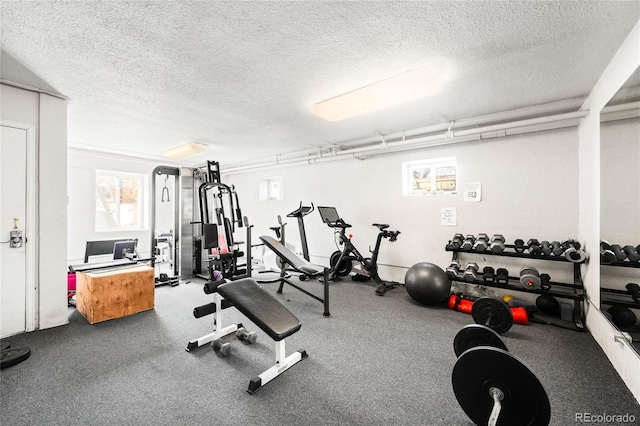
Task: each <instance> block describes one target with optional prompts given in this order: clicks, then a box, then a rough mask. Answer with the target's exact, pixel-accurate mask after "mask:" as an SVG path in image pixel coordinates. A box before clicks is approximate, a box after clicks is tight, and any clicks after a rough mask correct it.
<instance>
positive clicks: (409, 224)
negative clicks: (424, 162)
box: [223, 128, 578, 282]
mask: <svg viewBox="0 0 640 426" xmlns="http://www.w3.org/2000/svg"><path fill="white" fill-rule="evenodd" d="M577 147H578V141H577V132H576V130H575V128H573V129H565V130H556V131H547V132H543V133H537V134H530V135H526V136H512V137H508V138H500V139H492V140H488V141H483V142H469V143H464V144H455V145H450V146H441V147H434V148H429V149H424V150H420V151H411V152H406V153H396V154H391V155H388V156H384V157H382V156H380V157H373V158H370V159H367V160H364V161H359V160H342V161H336V162H331V163H324V164H316V165H309V166H297V167H289V168H282V169H277V170H266V171H259V172H253V173H243V174H235V175H229V176H223V182H225V183H228V184H234V185H235V186H236V188H237V190H238V194H239V196H240V203H241V206H242V209H243V214H244V215H247V216H248V217H249V220H250V222H251V223H252V224H254V225H255V230H254V235H256V238H257V236H259V235H263V234H270V233H271V231H270V230H269V227H271V226H275V225H276V224H277V220H276V217H277V215H281V216H283V219H284V220H286V222H287V223H288V225H287V242H290V243H292V244H294V245H296V246H297V248H299V247H300V242H299V236H298V230H297V225H296V221H295V219H293V218H285V217H284V216H286V214H287V213H289V212H290V211H292V210H294V209H295V208H297V207H298V205H299V202H300V201H303V202H304V203H305V204H306V205H308V204H309V202H313V203H314V204H315V205H316V206H318V205H320V206H335V207H336V208H337V210H338V213H339V214H340V215H341V216H342V218H344V219H345V220H346V221H347V222H348V223H350V224H352V225H353V228H350V229H349V232H350V233H352V234H353V235H354V237H353V242H354V244H355V245H356V247H358V248H359V249H360V251H363V252H364V251H367V250H368V247H369V246H370V245H373V244H374V243H375V237H376V234H377V232H376V231H377V230H376V228H374V227H372V226H371V224H372V223H374V222H378V223H380V222H382V223H388V224H390V225H391V228H390V229H398V230H400V231H401V232H402V233H401V234H400V236H399V238H398V240H397V242H395V243H393V244H391V243H389V242H388V241H386V240H385V241H383V243H382V245H381V249H380V263H382V264H390V265H397V266H400V267H404V268H408V267H410V266H412V265H413V264H415V263H418V262H432V263H435V264H437V265H439V266H441V267H442V268H445V267H446V266H447V265H448V264H449V262H450V261H451V253H448V252H446V251H445V249H444V247H445V244H446V243H447V241H448V240H449V239H451V237H452V236H453V234H454V233H457V232H459V233H462V234H478V233H481V232H485V233H487V234H489V235H492V234H493V233H501V234H503V235H504V236H505V237H506V238H507V240H508V242H513V240H515V239H516V238H522V239H524V240H525V241H526V240H528V239H529V238H538V239H539V240H550V241H551V240H564V239H567V238H577V232H578V217H577V216H578V180H577V176H578V158H577ZM450 156H455V157H456V158H457V165H458V168H457V169H458V184H459V190H460V192H459V193H458V194H457V195H442V196H417V197H408V196H402V162H403V161H411V160H421V159H435V158H441V157H450ZM275 176H282V178H283V186H284V199H283V200H281V201H259V200H258V185H259V181H260V180H261V179H266V178H270V177H275ZM467 182H481V183H482V201H481V202H465V201H463V196H462V188H463V185H464V184H465V183H467ZM443 207H455V208H457V214H458V226H455V227H451V226H441V225H440V214H441V209H442V208H443ZM305 225H306V230H307V238H308V243H309V252H310V254H311V256H312V259H311V260H312V261H314V262H316V263H322V264H327V263H328V260H327V258H328V256H329V255H330V254H331V252H332V251H334V250H335V245H334V240H333V233H332V230H331V229H330V228H328V227H327V226H326V225H325V224H323V223H322V222H321V220H320V216H319V214H318V213H317V212H314V213H312V214H311V215H309V216H307V218H306V220H305ZM471 260H473V261H477V262H478V263H479V265H480V267H481V268H482V267H483V266H485V265H492V266H496V267H500V266H503V264H502V263H499V264H498V263H496V262H503V261H504V262H506V263H505V264H504V265H507V268H508V269H510V270H511V271H512V273H513V274H517V271H518V269H519V267H520V266H521V261H522V259H516V260H512V259H506V258H496V257H488V258H487V259H486V262H485V261H484V260H483V259H482V258H481V257H474V258H473V259H472V258H467V259H463V261H464V262H466V261H471ZM509 261H511V262H509ZM550 263H553V264H554V265H549V264H550ZM555 263H556V262H546V263H545V264H539V265H538V264H537V265H534V266H537V267H539V268H542V270H541V272H549V273H550V274H551V275H552V278H554V280H556V281H567V280H568V282H572V275H571V271H572V268H571V267H567V265H564V267H558V266H557V265H555ZM509 265H511V266H509ZM404 268H388V267H387V268H385V267H381V276H382V277H383V278H386V279H392V280H395V281H403V280H404V274H405V273H406V269H404ZM544 268H547V269H544ZM563 274H565V275H563Z"/></svg>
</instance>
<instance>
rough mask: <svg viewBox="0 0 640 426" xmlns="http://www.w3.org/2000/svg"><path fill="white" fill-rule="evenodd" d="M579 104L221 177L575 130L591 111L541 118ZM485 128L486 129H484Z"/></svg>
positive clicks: (404, 134)
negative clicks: (518, 118)
mask: <svg viewBox="0 0 640 426" xmlns="http://www.w3.org/2000/svg"><path fill="white" fill-rule="evenodd" d="M577 103H579V102H578V101H576V100H567V101H561V102H554V103H551V104H545V105H540V106H538V107H527V108H523V109H520V110H512V111H505V112H504V113H495V114H490V115H486V116H479V117H472V118H466V119H462V120H460V121H457V122H456V121H452V122H451V123H449V124H448V125H446V124H439V125H435V126H430V127H422V128H419V129H409V130H406V131H400V132H394V133H393V134H389V135H378V142H370V143H368V144H367V143H362V144H361V145H359V146H356V147H354V148H346V149H340V148H329V149H325V150H319V151H318V152H316V153H315V154H307V155H300V156H297V157H292V158H283V155H277V156H276V157H275V158H274V160H273V161H265V162H260V163H255V164H246V163H245V164H243V165H237V166H230V167H226V168H222V170H221V173H224V174H226V175H230V174H236V173H242V172H248V171H256V170H261V169H270V168H276V167H283V166H296V165H304V164H319V163H324V162H328V161H336V160H348V159H359V160H364V159H366V158H368V157H372V156H376V155H384V154H390V153H395V152H402V151H410V150H416V149H423V148H428V147H431V146H440V145H448V144H454V143H462V142H470V141H479V140H484V139H492V138H498V137H505V136H512V135H518V134H524V133H533V132H541V131H545V130H553V129H560V128H565V127H575V126H577V125H578V124H580V119H581V118H582V117H584V116H586V115H587V114H588V113H589V111H588V110H576V111H569V112H563V113H557V114H550V115H540V114H544V113H548V112H550V111H557V110H558V109H561V108H566V107H567V106H572V105H575V104H577ZM518 116H519V117H523V116H527V117H532V118H523V119H520V120H513V121H506V122H502V123H499V124H490V123H496V122H500V121H503V120H505V119H513V118H515V117H518ZM483 124H485V125H484V126H483ZM457 127H460V130H457ZM355 143H357V142H350V143H347V145H353V144H355Z"/></svg>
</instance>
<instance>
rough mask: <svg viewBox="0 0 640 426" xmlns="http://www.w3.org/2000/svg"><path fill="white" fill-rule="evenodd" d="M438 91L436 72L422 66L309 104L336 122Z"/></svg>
mask: <svg viewBox="0 0 640 426" xmlns="http://www.w3.org/2000/svg"><path fill="white" fill-rule="evenodd" d="M441 90H442V81H441V80H440V78H439V77H438V74H437V73H436V71H435V70H434V69H433V68H432V67H422V68H418V69H414V70H411V71H407V72H405V73H403V74H400V75H398V76H395V77H391V78H388V79H386V80H382V81H379V82H377V83H373V84H370V85H368V86H365V87H362V88H360V89H356V90H354V91H352V92H348V93H345V94H344V95H340V96H336V97H335V98H331V99H327V100H325V101H322V102H318V103H317V104H314V105H312V106H311V112H312V113H314V114H315V115H317V116H318V117H320V118H323V119H325V120H327V121H339V120H344V119H345V118H350V117H355V116H358V115H362V114H366V113H368V112H372V111H377V110H380V109H383V108H388V107H392V106H396V105H400V104H403V103H406V102H410V101H415V100H417V99H421V98H424V97H427V96H430V95H434V94H436V93H438V92H440V91H441Z"/></svg>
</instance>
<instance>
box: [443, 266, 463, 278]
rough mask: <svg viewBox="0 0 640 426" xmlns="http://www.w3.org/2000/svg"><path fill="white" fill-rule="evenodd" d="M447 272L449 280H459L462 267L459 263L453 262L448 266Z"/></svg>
mask: <svg viewBox="0 0 640 426" xmlns="http://www.w3.org/2000/svg"><path fill="white" fill-rule="evenodd" d="M446 272H447V276H448V277H449V278H451V279H455V278H458V274H460V265H459V264H458V262H451V263H450V264H449V266H447V269H446Z"/></svg>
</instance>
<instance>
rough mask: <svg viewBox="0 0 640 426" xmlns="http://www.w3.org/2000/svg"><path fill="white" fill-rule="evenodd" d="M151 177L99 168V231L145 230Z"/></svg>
mask: <svg viewBox="0 0 640 426" xmlns="http://www.w3.org/2000/svg"><path fill="white" fill-rule="evenodd" d="M147 181H148V179H147V176H146V175H144V174H139V173H124V172H114V171H107V170H96V217H95V219H96V227H95V229H96V231H97V232H100V231H126V230H138V229H145V227H146V220H145V218H146V211H147V203H146V199H147Z"/></svg>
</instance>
